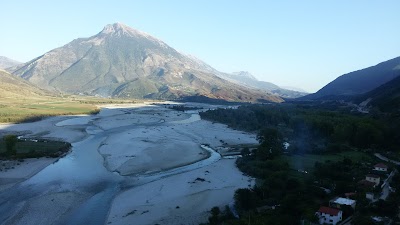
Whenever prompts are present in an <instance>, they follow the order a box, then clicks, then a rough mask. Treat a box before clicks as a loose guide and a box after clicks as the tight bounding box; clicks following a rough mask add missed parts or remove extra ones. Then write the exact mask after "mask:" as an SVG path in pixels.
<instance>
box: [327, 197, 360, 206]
mask: <svg viewBox="0 0 400 225" xmlns="http://www.w3.org/2000/svg"><path fill="white" fill-rule="evenodd" d="M329 206H330V207H333V208H337V209H342V206H350V207H351V208H353V209H355V208H356V201H355V200H353V199H349V198H340V197H337V198H334V199H332V200H330V201H329Z"/></svg>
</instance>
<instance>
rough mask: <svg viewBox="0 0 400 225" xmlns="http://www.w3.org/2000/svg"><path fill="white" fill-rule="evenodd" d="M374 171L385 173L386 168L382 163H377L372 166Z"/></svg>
mask: <svg viewBox="0 0 400 225" xmlns="http://www.w3.org/2000/svg"><path fill="white" fill-rule="evenodd" d="M374 170H376V171H380V172H387V171H388V166H387V165H385V164H383V163H378V164H376V165H375V166H374Z"/></svg>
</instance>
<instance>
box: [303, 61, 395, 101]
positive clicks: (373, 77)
mask: <svg viewBox="0 0 400 225" xmlns="http://www.w3.org/2000/svg"><path fill="white" fill-rule="evenodd" d="M399 75H400V57H397V58H394V59H391V60H388V61H386V62H382V63H379V64H378V65H375V66H372V67H368V68H366V69H362V70H358V71H354V72H351V73H348V74H344V75H342V76H340V77H338V78H336V79H335V80H334V81H332V82H330V83H329V84H327V85H326V86H325V87H323V88H322V89H320V90H319V91H318V92H316V93H314V94H311V95H307V96H305V97H304V98H303V99H308V100H316V99H329V98H338V96H349V95H358V94H363V93H366V92H369V91H371V90H373V89H375V88H377V87H379V86H380V85H382V84H384V83H386V82H388V81H390V80H392V79H394V78H396V77H398V76H399Z"/></svg>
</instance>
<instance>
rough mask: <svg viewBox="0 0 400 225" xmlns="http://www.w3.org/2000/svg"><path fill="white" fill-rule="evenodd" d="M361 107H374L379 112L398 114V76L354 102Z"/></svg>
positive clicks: (399, 93) (399, 108) (399, 107)
mask: <svg viewBox="0 0 400 225" xmlns="http://www.w3.org/2000/svg"><path fill="white" fill-rule="evenodd" d="M354 101H355V102H356V103H358V104H360V105H362V106H363V107H375V108H378V109H379V111H381V112H395V113H400V76H398V77H396V78H394V79H393V80H391V81H389V82H387V83H385V84H383V85H381V86H379V87H378V88H376V89H374V90H372V91H370V92H368V93H365V94H363V95H361V96H358V97H356V98H355V100H354Z"/></svg>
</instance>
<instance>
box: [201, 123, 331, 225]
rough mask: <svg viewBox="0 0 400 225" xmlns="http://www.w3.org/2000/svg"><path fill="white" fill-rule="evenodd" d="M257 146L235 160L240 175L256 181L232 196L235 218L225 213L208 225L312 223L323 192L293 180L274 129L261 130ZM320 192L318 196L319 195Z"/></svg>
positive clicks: (213, 212) (298, 180)
mask: <svg viewBox="0 0 400 225" xmlns="http://www.w3.org/2000/svg"><path fill="white" fill-rule="evenodd" d="M259 140H260V146H259V147H258V148H257V150H255V151H253V152H252V153H251V154H247V155H245V156H243V157H242V158H239V159H238V160H237V162H236V164H237V166H238V167H239V169H240V170H241V171H243V172H244V173H246V174H248V175H250V176H253V177H256V178H257V183H256V185H255V186H254V187H253V188H242V189H238V190H236V192H235V195H234V199H235V209H236V210H237V211H238V214H239V218H238V219H236V218H234V217H232V216H230V215H229V210H225V211H223V212H219V213H215V212H216V211H217V210H215V209H214V210H213V211H212V214H211V216H210V218H209V224H211V225H213V224H234V225H235V224H237V225H242V224H243V225H245V224H254V225H257V224H259V225H261V224H263V225H268V224H271V225H272V224H274V225H287V224H299V223H300V221H301V220H307V221H314V222H315V221H316V217H315V209H316V208H318V206H319V205H318V204H319V203H318V201H317V200H318V199H320V195H324V192H323V191H321V190H320V189H318V188H316V187H315V186H314V185H313V183H312V182H311V181H310V182H308V181H305V180H304V179H302V178H300V179H299V178H297V177H296V176H294V174H293V173H295V174H297V173H298V172H297V171H293V170H291V169H290V167H289V164H288V163H287V161H286V160H285V159H284V158H283V157H281V153H282V145H278V143H281V135H280V134H279V132H278V131H277V130H276V129H264V130H263V131H262V132H260V134H259ZM321 192H322V193H321Z"/></svg>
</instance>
